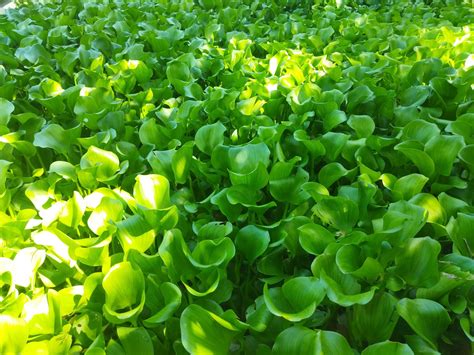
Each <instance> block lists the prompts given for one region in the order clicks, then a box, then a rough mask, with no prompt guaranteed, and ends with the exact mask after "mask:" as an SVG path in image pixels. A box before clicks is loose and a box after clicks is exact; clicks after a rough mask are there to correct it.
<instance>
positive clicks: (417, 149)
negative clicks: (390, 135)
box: [394, 141, 435, 177]
mask: <svg viewBox="0 0 474 355" xmlns="http://www.w3.org/2000/svg"><path fill="white" fill-rule="evenodd" d="M394 149H395V150H397V151H400V152H401V153H402V154H403V155H405V157H407V158H408V159H409V160H411V162H412V163H413V164H415V166H416V167H417V168H418V170H419V171H420V173H421V174H423V175H425V176H427V177H431V176H432V175H433V174H434V173H435V163H434V161H433V159H432V158H431V157H430V155H428V154H427V153H426V152H424V151H423V150H422V149H423V146H422V145H421V144H419V143H418V142H415V141H405V142H402V143H399V144H397V145H396V146H395V147H394Z"/></svg>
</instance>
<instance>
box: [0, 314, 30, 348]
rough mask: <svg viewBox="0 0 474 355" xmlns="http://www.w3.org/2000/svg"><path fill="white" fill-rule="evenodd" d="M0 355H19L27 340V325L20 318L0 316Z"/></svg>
mask: <svg viewBox="0 0 474 355" xmlns="http://www.w3.org/2000/svg"><path fill="white" fill-rule="evenodd" d="M0 334H2V336H1V337H0V353H1V354H19V353H20V352H21V351H22V350H23V348H24V347H25V346H26V342H27V340H28V327H27V323H26V322H25V321H24V320H23V319H21V318H15V317H12V316H9V315H4V314H1V315H0Z"/></svg>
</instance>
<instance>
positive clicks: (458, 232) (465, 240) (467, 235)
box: [447, 213, 474, 258]
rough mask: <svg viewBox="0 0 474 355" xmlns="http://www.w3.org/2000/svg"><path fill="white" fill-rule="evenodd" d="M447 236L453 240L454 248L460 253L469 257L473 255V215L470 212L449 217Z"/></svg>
mask: <svg viewBox="0 0 474 355" xmlns="http://www.w3.org/2000/svg"><path fill="white" fill-rule="evenodd" d="M447 230H448V233H449V238H450V239H451V240H452V241H453V244H454V248H455V250H456V251H458V252H459V253H460V254H462V255H464V256H467V257H471V258H472V256H473V255H474V252H473V251H474V236H473V234H472V231H473V230H474V215H473V214H471V213H458V214H457V217H456V218H453V217H451V219H450V220H449V223H448V225H447Z"/></svg>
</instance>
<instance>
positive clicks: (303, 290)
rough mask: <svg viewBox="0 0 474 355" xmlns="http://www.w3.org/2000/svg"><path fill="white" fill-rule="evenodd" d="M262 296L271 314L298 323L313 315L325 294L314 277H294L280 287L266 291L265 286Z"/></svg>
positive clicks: (320, 283) (320, 284) (266, 287)
mask: <svg viewBox="0 0 474 355" xmlns="http://www.w3.org/2000/svg"><path fill="white" fill-rule="evenodd" d="M263 295H264V296H263V297H264V300H265V304H266V305H267V308H268V310H269V311H270V312H271V313H273V314H274V315H276V316H279V317H283V318H285V319H288V320H289V321H291V322H299V321H301V320H303V319H306V318H309V317H311V316H312V315H313V313H314V311H315V310H316V307H317V306H318V305H319V304H320V303H321V301H322V300H323V299H324V297H325V295H326V292H325V288H324V285H323V283H322V282H321V281H320V280H318V279H317V278H315V277H294V278H292V279H290V280H288V281H287V282H285V283H284V284H283V286H282V287H275V288H271V289H268V285H265V287H264V289H263Z"/></svg>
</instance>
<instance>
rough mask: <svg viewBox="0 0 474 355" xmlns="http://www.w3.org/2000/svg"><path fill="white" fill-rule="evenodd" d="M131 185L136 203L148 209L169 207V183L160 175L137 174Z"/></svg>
mask: <svg viewBox="0 0 474 355" xmlns="http://www.w3.org/2000/svg"><path fill="white" fill-rule="evenodd" d="M135 180H136V182H135V185H134V187H133V197H135V199H136V201H137V203H138V204H140V205H142V206H143V207H146V208H149V209H154V210H158V209H162V208H166V207H169V206H170V204H171V201H170V192H169V191H170V184H169V181H168V179H167V178H165V177H164V176H162V175H156V174H150V175H138V176H137V177H136V178H135Z"/></svg>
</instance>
